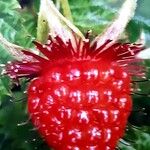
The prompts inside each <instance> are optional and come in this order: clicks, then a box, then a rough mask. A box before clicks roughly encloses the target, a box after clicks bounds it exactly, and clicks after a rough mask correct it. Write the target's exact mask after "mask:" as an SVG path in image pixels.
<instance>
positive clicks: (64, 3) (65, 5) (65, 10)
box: [60, 0, 73, 22]
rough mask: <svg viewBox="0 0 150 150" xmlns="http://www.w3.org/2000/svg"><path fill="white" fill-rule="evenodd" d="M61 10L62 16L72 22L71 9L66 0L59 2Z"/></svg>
mask: <svg viewBox="0 0 150 150" xmlns="http://www.w3.org/2000/svg"><path fill="white" fill-rule="evenodd" d="M60 3H61V6H62V9H63V14H64V16H65V17H66V18H67V19H69V20H70V21H71V22H73V18H72V14H71V9H70V5H69V2H68V0H60Z"/></svg>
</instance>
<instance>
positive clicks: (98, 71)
mask: <svg viewBox="0 0 150 150" xmlns="http://www.w3.org/2000/svg"><path fill="white" fill-rule="evenodd" d="M62 66H63V68H62ZM49 68H50V69H49V70H48V71H47V72H45V73H44V74H42V75H41V76H40V77H38V78H36V79H35V80H33V81H32V82H31V84H30V86H29V89H28V109H29V113H30V114H31V118H32V121H33V124H34V125H35V126H36V127H37V128H38V130H39V131H40V133H41V135H43V137H44V139H46V141H47V142H48V144H49V145H51V146H53V147H54V148H55V149H57V150H62V149H64V150H69V149H70V150H73V149H74V150H76V149H77V150H78V149H79V150H84V149H85V150H86V149H87V150H91V149H93V150H96V149H98V150H99V149H103V150H105V149H111V150H112V149H114V148H115V146H116V143H117V141H118V140H119V138H120V137H122V135H123V133H124V129H125V126H126V122H127V118H128V115H129V113H130V110H131V107H132V102H131V98H130V96H129V91H130V77H129V76H128V75H126V76H125V77H123V76H120V77H117V78H116V76H115V74H117V73H118V71H119V72H120V73H122V74H123V72H124V70H123V69H122V68H121V67H120V68H119V67H118V66H115V65H114V64H112V63H108V62H103V61H95V60H92V59H91V60H77V61H71V60H70V62H69V63H68V62H67V63H66V62H65V61H59V63H58V62H56V63H55V62H54V63H53V65H52V66H49Z"/></svg>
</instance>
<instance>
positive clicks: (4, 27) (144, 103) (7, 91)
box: [0, 0, 150, 150]
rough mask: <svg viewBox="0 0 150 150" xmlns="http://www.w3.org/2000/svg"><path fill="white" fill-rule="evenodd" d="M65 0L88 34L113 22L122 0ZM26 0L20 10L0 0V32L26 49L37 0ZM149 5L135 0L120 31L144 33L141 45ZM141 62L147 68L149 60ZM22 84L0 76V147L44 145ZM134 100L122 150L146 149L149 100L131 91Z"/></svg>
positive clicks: (3, 57) (132, 36) (132, 35)
mask: <svg viewBox="0 0 150 150" xmlns="http://www.w3.org/2000/svg"><path fill="white" fill-rule="evenodd" d="M56 1H58V2H59V0H55V2H56ZM69 3H70V8H71V11H72V15H73V19H74V24H75V25H76V26H78V27H79V28H80V30H81V31H82V32H83V33H86V32H87V30H91V29H92V32H93V36H96V35H97V34H99V33H101V32H103V31H104V29H105V28H106V27H107V26H108V25H109V24H110V23H111V22H112V21H113V19H114V18H115V15H116V14H117V11H118V9H119V8H120V6H121V4H122V0H69ZM31 4H32V6H27V7H24V9H21V8H20V6H19V3H18V1H17V0H5V1H4V0H0V32H1V33H2V34H3V35H4V37H5V38H6V39H8V40H9V41H11V42H13V43H15V44H18V45H21V46H23V47H25V48H33V45H32V40H34V39H36V30H37V12H38V8H39V0H36V1H33V3H31ZM149 6H150V1H149V0H139V1H138V7H137V10H136V14H135V17H134V18H133V19H132V20H131V21H130V23H129V25H128V27H127V30H126V32H125V35H126V37H127V39H128V40H129V41H131V42H136V41H137V40H138V39H139V37H140V35H141V32H143V33H144V34H145V40H146V45H147V46H149V45H150V13H149ZM9 60H12V58H11V56H10V55H9V54H8V53H7V51H6V50H5V49H3V48H2V47H1V46H0V63H1V64H2V63H6V62H7V61H9ZM145 65H146V66H147V67H149V66H150V63H149V61H147V62H145ZM0 71H2V68H0ZM149 77H150V75H149V74H148V78H149ZM21 85H22V86H21V89H17V90H16V91H11V88H12V86H13V85H12V82H11V81H10V80H9V79H8V78H7V77H4V76H2V77H1V78H0V150H34V149H36V150H41V149H42V150H48V147H47V146H46V144H45V143H44V141H43V140H42V139H41V138H40V137H39V135H38V133H37V132H36V131H34V128H33V126H32V125H31V123H29V121H28V114H27V110H26V94H24V91H25V89H26V86H27V82H26V81H25V80H23V81H21ZM149 85H150V84H149V82H144V83H141V84H140V87H141V89H142V92H146V93H147V94H149V93H150V88H149ZM133 102H134V108H133V109H134V111H133V112H132V115H131V116H130V118H129V122H130V123H132V124H133V125H134V126H138V128H137V127H134V126H133V125H131V124H130V123H129V125H128V127H127V129H128V131H127V132H126V135H125V141H123V142H120V143H119V147H121V149H122V150H149V149H150V128H149V126H150V121H149V120H150V99H149V97H148V96H140V95H139V96H134V98H133ZM142 108H145V109H144V110H143V109H142Z"/></svg>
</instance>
